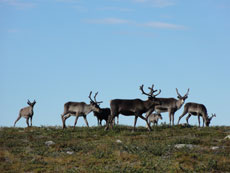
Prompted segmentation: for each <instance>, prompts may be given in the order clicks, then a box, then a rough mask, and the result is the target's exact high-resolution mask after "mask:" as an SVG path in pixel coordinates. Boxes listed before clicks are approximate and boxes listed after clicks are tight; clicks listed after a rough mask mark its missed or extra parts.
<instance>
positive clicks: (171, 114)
mask: <svg viewBox="0 0 230 173" xmlns="http://www.w3.org/2000/svg"><path fill="white" fill-rule="evenodd" d="M174 114H175V112H173V113H172V114H171V116H172V125H173V126H174Z"/></svg>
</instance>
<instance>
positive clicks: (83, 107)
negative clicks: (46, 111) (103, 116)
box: [61, 91, 100, 128]
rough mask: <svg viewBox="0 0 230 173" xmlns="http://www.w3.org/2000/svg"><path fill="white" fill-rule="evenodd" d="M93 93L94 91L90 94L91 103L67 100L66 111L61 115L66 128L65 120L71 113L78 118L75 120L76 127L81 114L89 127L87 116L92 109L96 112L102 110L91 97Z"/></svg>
mask: <svg viewBox="0 0 230 173" xmlns="http://www.w3.org/2000/svg"><path fill="white" fill-rule="evenodd" d="M91 94H92V91H91V92H90V94H89V99H90V104H86V103H85V102H67V103H65V105H64V112H63V114H62V115H61V118H62V123H63V128H66V125H65V121H66V119H67V118H69V117H70V116H71V115H74V116H76V119H75V122H74V128H75V126H76V124H77V120H78V117H80V116H83V118H84V120H85V123H86V125H87V126H88V127H89V124H88V121H87V119H86V116H87V115H88V114H89V113H90V112H92V111H95V112H99V111H100V109H99V106H98V103H97V102H95V101H93V100H92V99H91Z"/></svg>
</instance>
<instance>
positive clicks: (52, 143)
mask: <svg viewBox="0 0 230 173" xmlns="http://www.w3.org/2000/svg"><path fill="white" fill-rule="evenodd" d="M45 144H46V145H47V146H50V145H54V144H55V142H53V141H46V142H45Z"/></svg>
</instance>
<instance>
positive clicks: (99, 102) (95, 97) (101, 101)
mask: <svg viewBox="0 0 230 173" xmlns="http://www.w3.org/2000/svg"><path fill="white" fill-rule="evenodd" d="M97 94H98V92H96V94H95V96H94V101H95V103H97V104H100V103H103V101H100V102H98V101H97V100H96V97H97Z"/></svg>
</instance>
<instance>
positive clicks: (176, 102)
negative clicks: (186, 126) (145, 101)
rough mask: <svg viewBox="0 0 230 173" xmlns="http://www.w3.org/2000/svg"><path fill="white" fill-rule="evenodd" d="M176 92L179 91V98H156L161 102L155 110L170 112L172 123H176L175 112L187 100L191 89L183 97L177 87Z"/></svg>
mask: <svg viewBox="0 0 230 173" xmlns="http://www.w3.org/2000/svg"><path fill="white" fill-rule="evenodd" d="M176 92H177V98H178V99H175V98H156V100H158V101H160V103H161V104H160V105H157V106H156V107H155V111H156V112H157V113H161V112H168V113H169V122H170V125H174V114H175V112H176V111H177V110H179V109H180V108H181V106H182V105H183V104H184V102H185V100H186V99H187V98H188V93H189V89H188V91H187V93H186V94H185V95H184V96H183V97H182V96H181V95H180V93H179V92H178V89H177V88H176Z"/></svg>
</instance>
